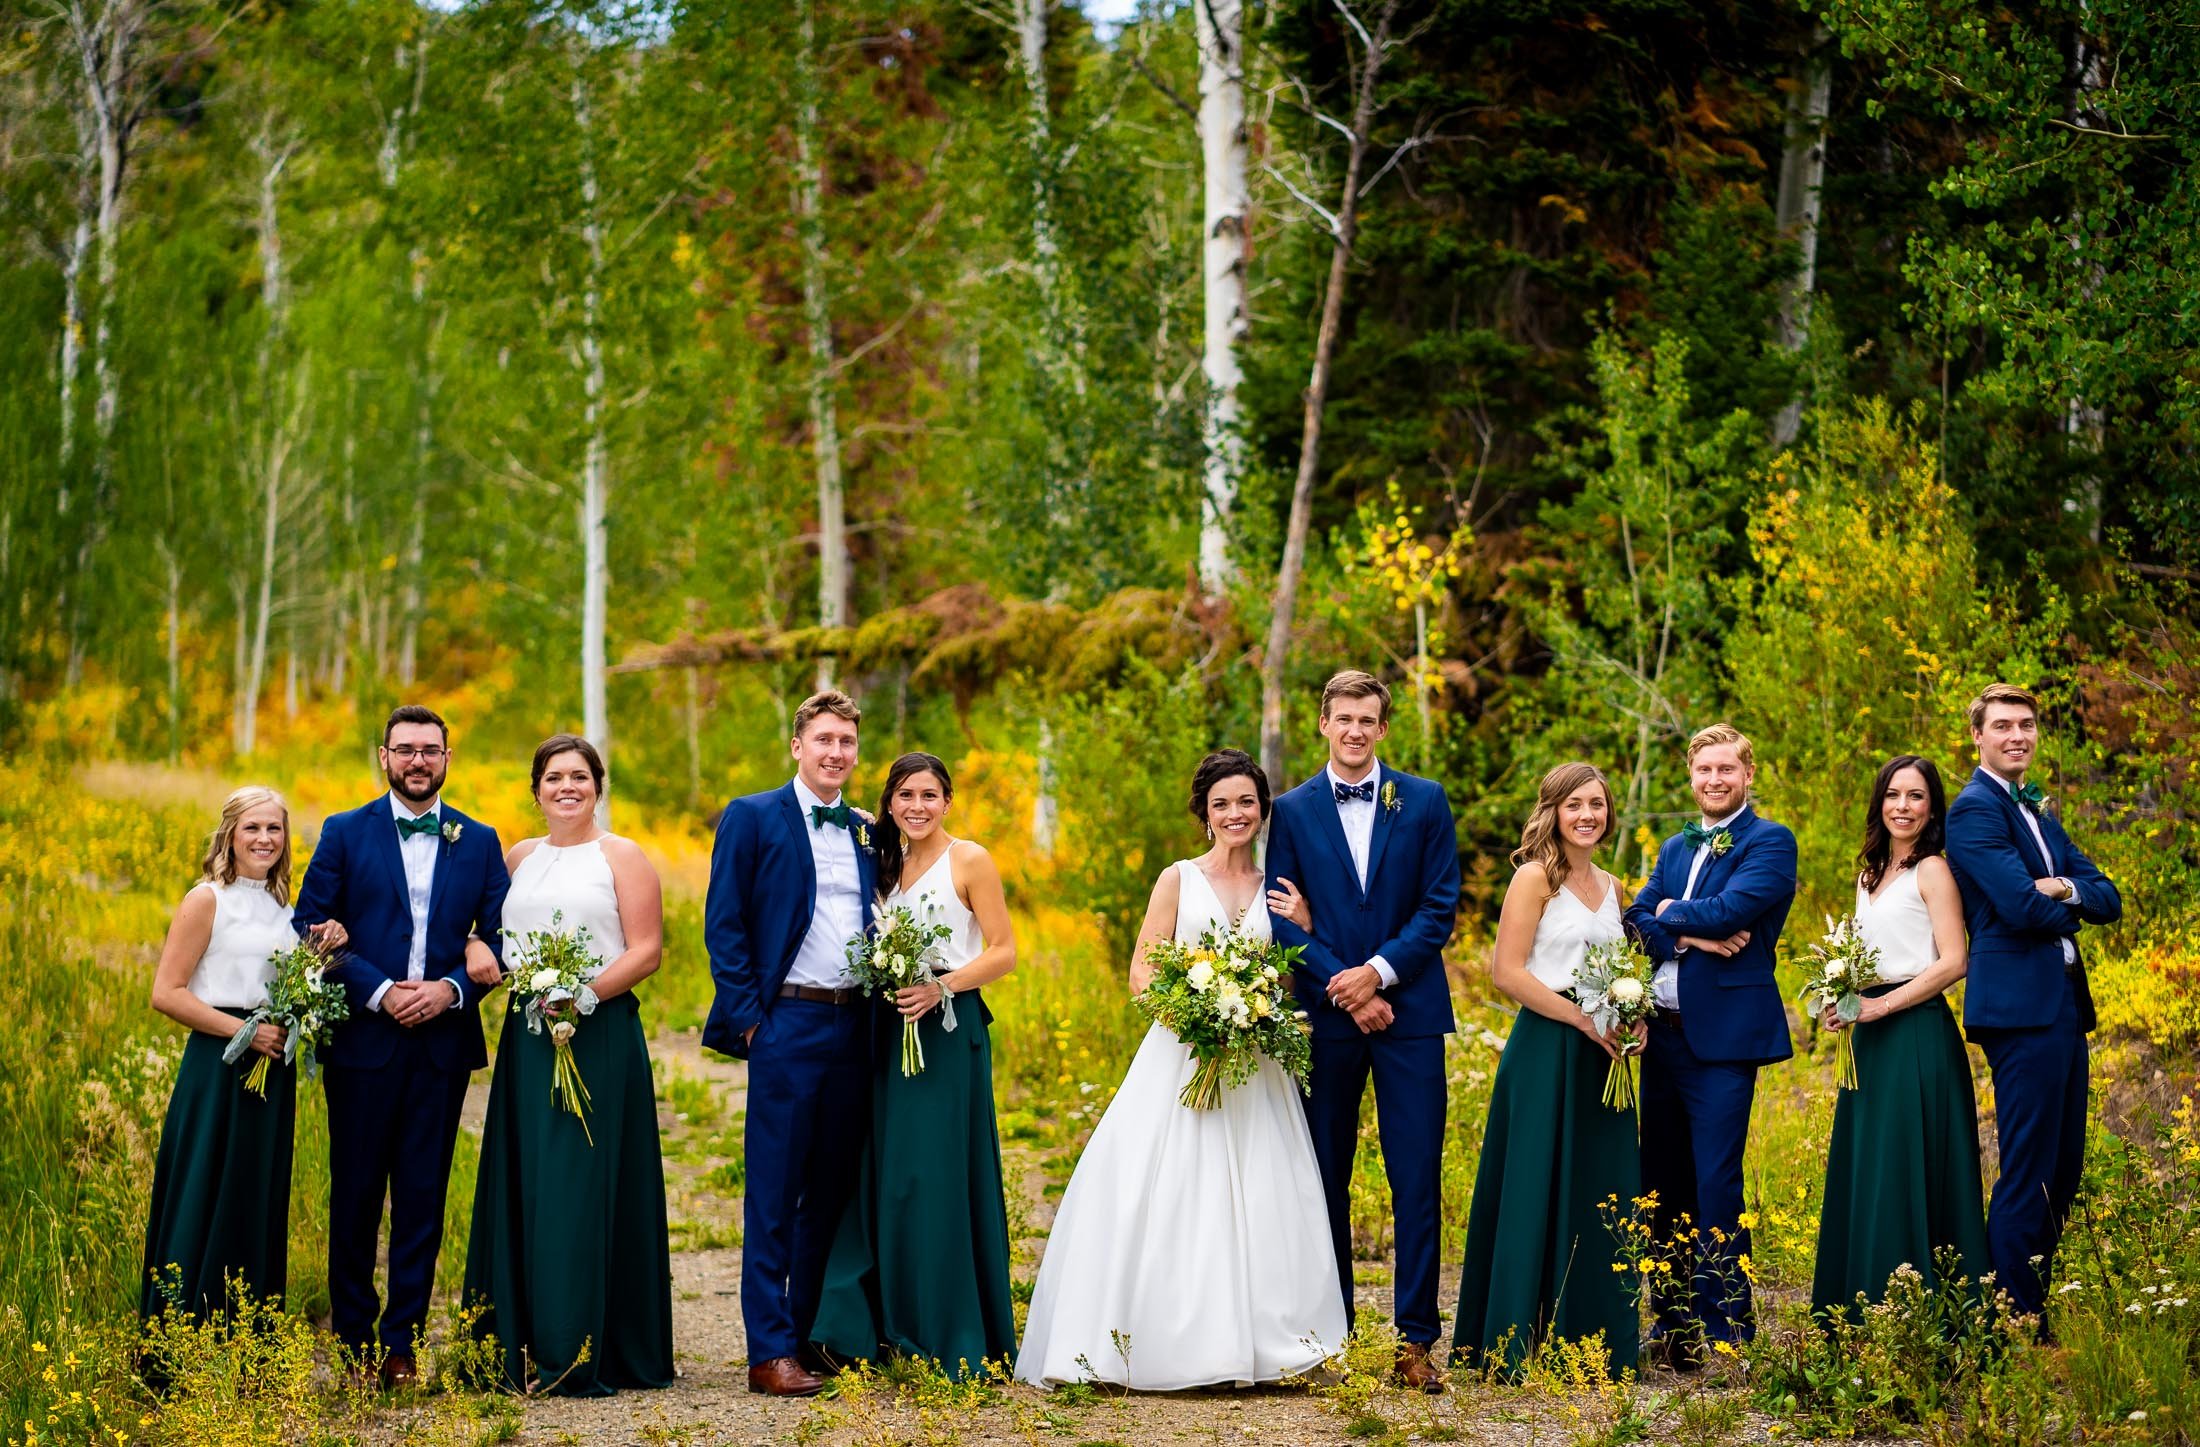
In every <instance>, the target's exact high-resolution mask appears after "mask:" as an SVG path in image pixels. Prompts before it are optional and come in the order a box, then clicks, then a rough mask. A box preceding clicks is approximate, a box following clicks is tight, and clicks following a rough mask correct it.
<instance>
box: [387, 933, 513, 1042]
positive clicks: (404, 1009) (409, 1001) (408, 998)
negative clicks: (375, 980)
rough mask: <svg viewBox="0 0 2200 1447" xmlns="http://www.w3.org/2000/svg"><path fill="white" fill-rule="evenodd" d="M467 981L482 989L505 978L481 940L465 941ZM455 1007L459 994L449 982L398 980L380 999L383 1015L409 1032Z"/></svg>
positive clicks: (493, 955) (494, 957)
mask: <svg viewBox="0 0 2200 1447" xmlns="http://www.w3.org/2000/svg"><path fill="white" fill-rule="evenodd" d="M466 978H467V979H469V980H472V981H473V982H474V983H475V984H477V985H482V986H489V985H494V984H496V983H497V982H498V981H499V980H502V979H503V978H504V968H503V966H501V965H499V964H498V963H497V957H496V953H495V951H493V950H491V949H490V948H489V946H488V945H487V944H486V943H484V942H483V941H481V940H480V939H469V940H467V941H466ZM457 1005H458V992H457V990H455V989H454V988H452V986H451V983H450V982H449V981H448V980H399V981H397V982H396V983H395V984H393V985H391V986H390V988H389V993H387V994H385V995H384V996H383V997H382V1013H383V1014H385V1015H387V1016H389V1017H390V1018H391V1019H392V1020H395V1021H396V1022H397V1023H398V1024H400V1025H403V1026H404V1027H405V1028H406V1029H408V1030H410V1029H413V1028H415V1027H418V1026H421V1025H425V1024H427V1023H428V1022H429V1021H430V1020H433V1019H434V1018H435V1017H436V1016H438V1015H440V1014H442V1013H443V1012H444V1011H445V1010H449V1009H454V1008H456V1006H457Z"/></svg>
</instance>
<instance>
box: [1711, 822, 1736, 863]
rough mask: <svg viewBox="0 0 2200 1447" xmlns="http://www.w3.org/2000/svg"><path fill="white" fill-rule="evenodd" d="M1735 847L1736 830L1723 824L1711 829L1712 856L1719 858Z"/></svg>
mask: <svg viewBox="0 0 2200 1447" xmlns="http://www.w3.org/2000/svg"><path fill="white" fill-rule="evenodd" d="M1733 847H1734V831H1733V830H1731V829H1728V828H1726V827H1724V826H1723V825H1722V826H1721V827H1719V828H1717V829H1714V830H1712V831H1711V857H1712V858H1713V859H1718V858H1720V857H1722V856H1724V855H1725V853H1726V851H1727V850H1729V849H1732V848H1733Z"/></svg>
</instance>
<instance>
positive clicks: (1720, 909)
mask: <svg viewBox="0 0 2200 1447" xmlns="http://www.w3.org/2000/svg"><path fill="white" fill-rule="evenodd" d="M1729 827H1730V829H1731V830H1732V833H1733V836H1734V847H1733V848H1731V849H1729V850H1727V852H1726V853H1724V854H1721V855H1714V856H1713V857H1711V858H1709V859H1706V860H1705V861H1704V865H1703V873H1702V874H1701V875H1699V876H1698V877H1697V880H1696V889H1695V896H1694V898H1691V899H1682V898H1681V895H1682V894H1683V893H1684V892H1686V891H1687V889H1688V867H1689V865H1690V864H1692V863H1693V862H1694V861H1695V857H1696V851H1695V849H1694V848H1693V847H1692V846H1691V845H1690V844H1689V843H1688V841H1687V839H1686V838H1685V837H1684V836H1682V835H1679V834H1676V835H1674V836H1673V837H1672V838H1670V839H1668V840H1666V841H1665V843H1664V844H1662V845H1660V846H1659V847H1658V862H1657V865H1656V866H1655V867H1654V868H1652V869H1651V871H1650V878H1649V880H1648V882H1646V883H1645V884H1644V885H1643V887H1642V892H1641V893H1640V894H1638V895H1636V896H1635V902H1634V903H1633V904H1631V905H1629V906H1628V907H1627V928H1628V930H1629V932H1630V933H1632V934H1633V935H1634V936H1635V938H1636V939H1637V940H1638V941H1639V942H1640V943H1641V945H1642V947H1643V951H1644V953H1646V954H1648V955H1649V956H1650V958H1651V959H1652V960H1654V961H1656V962H1658V963H1661V964H1662V963H1663V962H1664V961H1666V960H1671V959H1675V958H1677V959H1678V960H1679V962H1680V967H1681V973H1680V1001H1681V1012H1680V1013H1681V1033H1682V1034H1683V1035H1684V1036H1686V1037H1687V1039H1688V1048H1689V1049H1690V1050H1692V1051H1694V1052H1695V1053H1696V1056H1697V1058H1698V1059H1700V1060H1715V1061H1723V1062H1725V1063H1728V1064H1756V1065H1769V1064H1771V1063H1772V1062H1773V1061H1775V1060H1785V1059H1787V1058H1788V1057H1789V1056H1790V1055H1793V1054H1794V1053H1795V1045H1794V1041H1793V1039H1792V1038H1791V1037H1790V1036H1789V1034H1788V1018H1787V1006H1786V1004H1785V1003H1784V1002H1783V1001H1782V1000H1781V998H1780V985H1779V982H1778V980H1776V979H1775V978H1774V977H1773V959H1774V956H1775V955H1776V954H1777V952H1778V950H1779V946H1780V930H1781V928H1782V927H1783V926H1784V925H1786V923H1787V915H1788V906H1790V905H1792V904H1793V903H1794V902H1795V857H1796V853H1795V835H1794V834H1793V833H1791V832H1790V831H1789V830H1788V828H1787V827H1786V826H1785V825H1782V824H1775V823H1773V822H1772V821H1771V820H1770V819H1766V818H1764V817H1762V816H1760V815H1759V814H1758V813H1757V809H1756V806H1755V805H1751V806H1750V808H1749V809H1748V810H1747V811H1746V812H1745V813H1743V814H1742V816H1741V817H1740V818H1738V819H1736V820H1735V821H1734V822H1733V823H1732V824H1731V825H1730V826H1729ZM1668 899H1670V900H1672V901H1673V905H1672V907H1671V908H1669V909H1667V910H1666V912H1665V914H1664V916H1663V917H1662V918H1660V917H1659V915H1658V905H1659V904H1660V903H1662V902H1663V901H1665V900H1668ZM1741 930H1748V931H1749V943H1748V944H1747V945H1744V946H1743V947H1742V949H1741V951H1740V952H1739V953H1737V954H1736V955H1734V956H1733V957H1732V958H1731V959H1722V958H1721V957H1720V956H1718V955H1714V954H1710V953H1708V952H1706V951H1703V950H1682V949H1681V948H1680V947H1679V945H1678V944H1677V943H1676V941H1677V940H1678V938H1679V937H1680V936H1682V935H1695V936H1696V937H1697V938H1699V939H1725V938H1726V937H1727V936H1728V935H1731V934H1735V933H1737V932H1739V931H1741Z"/></svg>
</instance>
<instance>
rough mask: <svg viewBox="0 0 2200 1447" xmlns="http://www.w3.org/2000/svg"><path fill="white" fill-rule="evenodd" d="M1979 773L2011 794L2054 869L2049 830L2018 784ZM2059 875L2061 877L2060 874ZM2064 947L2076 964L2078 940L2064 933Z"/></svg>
mask: <svg viewBox="0 0 2200 1447" xmlns="http://www.w3.org/2000/svg"><path fill="white" fill-rule="evenodd" d="M1979 775H1980V777H1982V778H1987V779H1992V780H1993V781H1994V782H1995V783H1997V784H1999V785H2001V791H2002V792H2003V793H2004V794H2007V795H2009V796H2010V798H2011V800H2012V801H2013V802H2014V803H2015V804H2016V806H2017V812H2018V813H2019V814H2022V815H2023V816H2024V822H2025V823H2026V824H2028V825H2030V826H2031V829H2032V838H2033V839H2034V840H2035V841H2036V842H2037V843H2038V844H2039V846H2040V858H2042V859H2044V860H2046V861H2047V867H2048V868H2049V869H2053V868H2054V867H2055V851H2054V850H2052V849H2050V848H2048V847H2047V831H2045V830H2044V829H2042V828H2040V819H2039V816H2038V815H2037V814H2034V813H2033V812H2032V811H2031V810H2030V809H2027V808H2025V807H2024V801H2023V800H2022V799H2019V798H2017V797H2016V793H2017V786H2016V785H2015V784H2012V783H2010V782H2009V781H2008V780H2007V779H2004V778H2003V777H2002V776H2001V775H1999V774H1997V773H1995V772H1994V771H1993V770H1992V769H1985V768H1982V769H1980V770H1979ZM2057 877H2058V878H2059V877H2060V876H2057ZM2077 887H2078V886H2076V885H2075V884H2073V885H2071V886H2070V888H2071V890H2072V891H2073V892H2072V894H2071V896H2070V898H2069V899H2068V900H2067V901H2066V903H2069V904H2076V903H2077V902H2078V896H2077V894H2076V892H2075V891H2076V890H2077ZM2062 947H2063V963H2064V964H2066V965H2074V964H2076V963H2077V962H2078V942H2077V941H2076V940H2074V939H2072V938H2071V937H2070V936H2068V935H2064V936H2063V937H2062Z"/></svg>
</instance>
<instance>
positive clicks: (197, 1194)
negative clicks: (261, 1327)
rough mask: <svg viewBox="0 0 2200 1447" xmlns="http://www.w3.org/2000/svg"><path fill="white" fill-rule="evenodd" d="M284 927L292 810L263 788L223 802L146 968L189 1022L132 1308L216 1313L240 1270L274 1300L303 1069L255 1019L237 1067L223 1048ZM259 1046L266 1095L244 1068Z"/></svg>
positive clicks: (254, 994)
mask: <svg viewBox="0 0 2200 1447" xmlns="http://www.w3.org/2000/svg"><path fill="white" fill-rule="evenodd" d="M313 934H314V938H315V940H316V941H318V942H319V943H320V944H321V946H322V947H323V948H324V949H334V948H337V947H339V946H341V945H342V944H343V943H344V940H345V935H344V927H343V926H342V925H340V924H337V923H335V922H334V921H329V922H328V923H325V924H322V925H319V926H316V927H315V930H314V932H313ZM297 942H298V936H297V933H296V932H295V931H294V930H293V929H292V928H291V925H290V809H289V807H288V806H287V805H285V804H284V803H283V797H282V795H280V794H278V793H276V792H275V791H274V790H273V789H263V788H260V787H257V786H252V787H247V788H243V789H239V790H237V791H236V792H235V793H234V794H231V795H230V796H229V797H228V799H226V800H224V801H223V803H222V814H221V823H220V824H219V825H217V826H216V827H215V829H214V834H213V837H212V839H211V840H209V841H208V844H207V849H206V861H205V863H204V864H203V865H201V866H200V875H199V882H198V883H197V884H195V885H193V886H192V887H191V892H190V893H188V894H186V895H185V896H184V897H183V903H182V904H181V905H180V906H179V907H178V908H177V910H176V917H175V921H174V922H173V923H172V924H170V925H169V927H168V942H167V943H166V944H165V945H163V946H162V947H161V952H160V963H159V965H158V966H156V967H155V968H154V971H153V1000H152V1003H153V1008H154V1009H156V1010H158V1011H160V1013H161V1014H163V1015H166V1016H167V1017H168V1018H169V1019H171V1020H174V1021H175V1022H176V1023H177V1024H179V1025H182V1026H185V1027H186V1028H188V1029H189V1030H190V1031H191V1038H190V1039H189V1040H188V1041H186V1042H185V1044H184V1047H183V1064H182V1067H181V1068H180V1069H179V1070H178V1071H177V1073H176V1090H175V1094H174V1095H172V1096H170V1097H169V1100H168V1118H167V1120H166V1122H165V1123H164V1124H163V1125H162V1126H161V1132H160V1154H159V1157H158V1158H157V1159H156V1161H155V1162H154V1165H153V1201H152V1213H151V1218H150V1219H149V1220H148V1221H147V1222H146V1225H145V1271H144V1280H143V1283H142V1286H141V1290H140V1293H139V1296H138V1315H139V1316H140V1317H141V1318H143V1319H144V1320H146V1321H151V1320H152V1319H153V1318H154V1317H156V1316H158V1315H160V1313H161V1311H162V1310H163V1309H164V1308H165V1307H168V1306H170V1305H173V1306H174V1307H175V1308H176V1309H177V1310H179V1311H183V1312H188V1313H189V1314H190V1315H192V1316H193V1317H195V1318H197V1319H199V1320H201V1321H210V1320H212V1319H214V1318H216V1317H219V1316H221V1315H222V1314H223V1313H224V1310H225V1308H226V1306H227V1291H228V1282H229V1281H230V1279H232V1278H234V1279H235V1280H236V1281H237V1282H238V1283H240V1284H241V1286H242V1287H243V1289H244V1290H245V1291H247V1292H249V1293H250V1294H251V1296H252V1297H253V1298H254V1299H255V1300H257V1299H261V1298H272V1299H273V1300H275V1301H276V1302H278V1303H279V1302H280V1301H281V1300H282V1297H283V1291H284V1286H285V1277H286V1274H287V1270H288V1265H289V1254H288V1253H289V1243H290V1138H291V1126H292V1123H293V1121H294V1120H295V1118H296V1112H297V1092H298V1076H297V1072H296V1071H295V1070H293V1069H291V1068H289V1067H287V1066H285V1065H284V1064H283V1032H282V1030H281V1029H279V1028H278V1027H276V1026H274V1025H261V1026H258V1027H257V1028H256V1029H255V1030H254V1031H253V1033H252V1046H251V1050H250V1052H248V1053H247V1054H246V1055H245V1056H244V1057H243V1058H242V1059H240V1060H238V1061H237V1063H236V1064H234V1065H229V1064H226V1063H224V1062H223V1060H222V1052H223V1050H224V1048H225V1047H227V1046H228V1044H229V1042H230V1041H231V1040H232V1039H233V1038H235V1036H236V1035H237V1033H238V1032H239V1031H241V1030H243V1029H244V1023H245V1021H244V1017H245V1016H247V1015H249V1014H251V1013H252V1012H253V1011H254V1010H256V1009H258V1008H260V1007H261V1006H262V1005H265V1004H266V1003H267V986H268V982H269V981H270V980H272V979H274V978H275V966H274V964H273V962H272V958H271V957H272V956H274V955H277V954H279V953H282V952H285V951H287V950H289V949H290V948H291V947H292V946H293V945H295V944H297ZM261 1055H265V1056H267V1057H269V1058H270V1059H272V1060H273V1061H274V1063H275V1068H274V1069H272V1070H270V1071H269V1072H268V1076H267V1094H266V1096H265V1097H264V1098H263V1097H261V1096H259V1095H257V1094H255V1093H254V1092H252V1091H249V1090H247V1089H245V1087H244V1076H245V1074H246V1073H247V1072H248V1071H250V1070H251V1069H252V1067H253V1064H254V1063H255V1057H257V1056H261Z"/></svg>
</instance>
